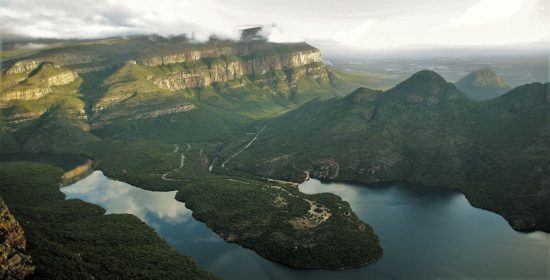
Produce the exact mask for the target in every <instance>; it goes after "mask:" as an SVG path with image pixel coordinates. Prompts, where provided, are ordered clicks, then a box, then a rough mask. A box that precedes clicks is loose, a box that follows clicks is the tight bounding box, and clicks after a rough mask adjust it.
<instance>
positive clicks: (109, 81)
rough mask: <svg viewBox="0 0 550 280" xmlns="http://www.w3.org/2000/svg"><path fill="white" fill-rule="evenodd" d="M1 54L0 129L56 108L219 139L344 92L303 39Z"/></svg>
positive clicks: (91, 124)
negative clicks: (251, 121)
mask: <svg viewBox="0 0 550 280" xmlns="http://www.w3.org/2000/svg"><path fill="white" fill-rule="evenodd" d="M3 56H4V59H3V62H4V63H3V68H2V77H1V78H2V81H3V83H2V86H1V87H0V127H2V131H19V130H20V128H21V127H25V126H32V124H33V123H40V122H42V121H40V119H41V118H42V119H44V118H47V116H48V115H55V114H56V112H58V111H62V112H63V113H60V114H65V113H68V115H67V116H65V117H64V119H65V121H66V120H68V119H71V121H70V123H71V125H73V126H75V127H79V128H80V130H82V131H90V130H91V131H94V133H96V134H98V135H102V136H115V137H119V136H120V137H127V138H132V137H144V136H146V135H153V134H154V133H153V131H154V130H156V131H157V132H158V133H157V134H160V131H159V128H160V127H162V131H163V132H167V131H168V132H170V133H166V134H162V135H163V137H165V140H166V141H174V139H178V140H180V139H182V137H187V139H189V140H194V141H197V140H213V139H212V138H213V137H214V135H213V133H212V132H211V131H210V130H211V128H217V129H214V130H216V133H215V134H216V136H217V137H218V138H220V139H225V138H228V137H230V136H231V135H232V134H233V133H234V130H235V129H236V128H238V127H242V126H243V125H245V124H246V123H247V122H249V121H250V120H254V119H258V118H265V117H269V116H272V115H275V114H278V113H281V112H284V111H287V110H289V109H292V108H296V107H297V106H299V105H301V104H303V103H304V102H307V101H308V100H311V99H313V98H317V97H323V98H328V97H334V96H337V95H341V94H343V93H344V92H345V91H346V90H347V89H348V88H347V85H346V84H345V82H343V81H342V79H343V78H340V77H339V76H338V75H334V74H333V73H332V71H331V70H330V69H328V68H326V67H325V66H324V65H323V62H322V56H321V53H320V51H319V50H318V49H316V48H314V47H312V46H310V45H308V44H306V43H270V42H267V41H265V40H248V41H230V40H219V39H211V40H210V41H208V42H204V43H195V42H191V41H190V40H188V39H187V38H185V37H171V38H164V37H159V36H134V37H128V38H110V39H100V40H84V41H81V40H80V41H79V40H69V41H60V42H57V43H56V44H54V45H52V46H51V47H47V48H44V49H40V50H22V51H18V52H15V53H11V52H6V53H4V54H3ZM344 78H345V77H344ZM69 116H71V117H70V118H69ZM167 118H176V119H181V120H182V121H181V122H166V121H165V120H166V119H167ZM199 119H200V122H202V125H201V126H200V127H197V126H196V125H195V124H196V122H197V121H199ZM30 130H35V129H30ZM182 130H184V131H186V132H188V131H190V130H192V131H195V132H196V133H193V134H192V135H193V136H191V135H190V134H187V133H185V135H182V133H179V132H180V131H182ZM4 141H7V140H4ZM14 141H15V140H14ZM14 141H11V142H14ZM15 142H16V141H15ZM19 144H22V145H23V147H22V148H23V149H27V150H29V149H35V148H34V147H28V148H26V147H24V145H25V144H24V143H19Z"/></svg>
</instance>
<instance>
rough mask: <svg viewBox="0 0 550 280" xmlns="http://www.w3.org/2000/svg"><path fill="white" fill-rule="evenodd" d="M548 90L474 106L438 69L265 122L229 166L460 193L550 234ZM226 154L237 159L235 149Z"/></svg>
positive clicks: (531, 87)
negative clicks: (417, 185)
mask: <svg viewBox="0 0 550 280" xmlns="http://www.w3.org/2000/svg"><path fill="white" fill-rule="evenodd" d="M549 95H550V84H540V83H533V84H528V85H524V86H520V87H517V88H515V89H513V90H511V91H509V92H508V93H506V94H504V95H503V96H501V97H498V98H496V99H494V100H491V101H488V102H483V103H479V102H475V101H472V100H470V99H469V98H467V97H466V96H465V95H463V94H462V93H461V92H460V91H459V90H458V89H457V88H456V87H455V86H454V85H453V84H451V83H448V82H446V81H445V80H444V79H443V78H442V77H441V76H439V75H438V74H437V73H435V72H431V71H421V72H418V73H416V74H414V75H412V76H411V77H410V78H409V79H407V80H406V81H404V82H402V83H400V84H398V85H397V86H396V87H394V88H392V89H390V90H387V91H385V92H382V91H375V90H369V89H364V88H363V89H358V90H356V91H354V92H353V93H351V94H349V95H348V96H346V97H337V98H333V99H329V100H313V101H311V102H308V103H306V104H304V105H303V106H302V107H300V108H299V109H296V110H293V111H290V112H288V113H286V114H284V115H281V116H280V117H277V118H275V119H273V120H269V121H266V122H265V123H264V124H263V125H265V129H264V130H263V131H262V133H261V134H260V135H259V136H258V138H257V139H256V141H255V142H254V145H252V146H250V147H249V148H248V149H247V150H245V151H243V152H242V153H240V154H239V157H238V159H232V160H231V162H229V163H228V164H227V165H226V166H225V167H226V168H231V169H235V170H246V171H247V172H251V173H256V174H260V175H261V176H265V177H270V178H280V179H284V180H294V181H301V180H303V179H305V178H306V176H307V175H304V174H307V173H309V174H310V176H312V177H316V178H320V179H325V180H344V181H348V180H349V181H358V182H364V183H375V182H392V181H406V182H412V183H420V184H426V185H435V186H447V187H451V188H456V189H459V190H460V191H461V192H463V193H464V194H465V195H466V197H467V198H468V199H469V201H470V202H471V203H472V204H473V205H475V206H477V207H480V208H484V209H489V210H492V211H495V212H498V213H500V214H502V215H503V216H504V217H505V218H506V219H507V220H508V221H509V222H510V224H511V225H512V226H513V227H514V228H515V229H517V230H523V231H531V230H544V231H550V220H549V218H548V217H550V205H549V204H548V203H547V201H548V198H549V197H548V195H549V194H550V192H548V190H549V188H550V185H549V184H548V182H550V177H549V176H548V172H547V167H548V158H547V156H546V155H548V153H549V152H550V141H549V139H550V137H548V136H549V131H550V130H549V128H548V115H549V113H550V105H549V100H550V98H549ZM226 149H227V151H222V157H223V156H226V155H227V154H231V153H232V151H233V149H234V148H233V147H231V146H229V147H227V148H226Z"/></svg>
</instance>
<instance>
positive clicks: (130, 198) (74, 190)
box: [62, 171, 192, 224]
mask: <svg viewBox="0 0 550 280" xmlns="http://www.w3.org/2000/svg"><path fill="white" fill-rule="evenodd" d="M62 191H63V192H64V193H65V194H66V195H67V197H68V198H78V199H82V200H85V201H88V202H91V203H94V204H97V205H101V206H102V207H103V208H105V209H106V211H107V214H110V213H115V214H121V213H128V214H132V215H134V216H136V217H138V218H140V219H141V220H142V221H144V222H145V223H147V224H151V223H154V221H157V220H162V222H164V223H169V224H179V223H184V222H185V221H187V220H189V219H190V218H191V214H192V212H191V211H190V210H189V209H187V208H186V207H185V205H184V204H183V203H181V202H178V201H177V200H175V199H174V197H175V196H176V191H173V192H152V191H146V190H143V189H139V188H136V187H134V186H132V185H129V184H127V183H124V182H120V181H114V180H110V179H109V178H107V177H105V175H103V172H101V171H94V172H93V173H92V174H91V175H89V176H88V177H86V178H84V179H82V180H80V181H78V182H76V183H75V184H73V185H70V186H68V187H65V188H63V189H62Z"/></svg>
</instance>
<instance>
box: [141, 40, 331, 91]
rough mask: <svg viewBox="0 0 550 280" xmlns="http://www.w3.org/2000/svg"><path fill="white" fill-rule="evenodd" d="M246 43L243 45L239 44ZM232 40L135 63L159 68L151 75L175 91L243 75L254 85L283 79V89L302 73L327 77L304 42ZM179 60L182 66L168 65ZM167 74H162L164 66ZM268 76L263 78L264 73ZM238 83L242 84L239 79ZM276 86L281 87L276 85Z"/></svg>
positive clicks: (316, 54) (318, 55) (314, 52)
mask: <svg viewBox="0 0 550 280" xmlns="http://www.w3.org/2000/svg"><path fill="white" fill-rule="evenodd" d="M242 45H246V46H247V47H243V46H242ZM289 45H290V46H285V45H283V44H269V43H265V42H264V43H257V46H255V45H253V44H252V45H251V44H250V43H248V44H239V43H237V44H233V45H226V46H224V47H223V48H222V47H216V48H209V49H193V50H186V51H183V52H180V53H172V54H167V55H157V56H154V55H149V56H145V57H142V58H140V59H138V60H137V61H138V63H139V64H141V65H143V66H146V67H149V68H153V69H154V70H157V69H158V70H159V71H158V72H162V73H163V75H157V76H156V77H155V78H153V83H154V84H155V85H157V86H158V87H159V88H161V89H166V90H170V91H178V90H185V89H194V88H204V87H207V86H210V85H212V84H215V83H226V82H230V81H235V80H239V79H241V78H243V77H246V78H247V79H249V80H250V81H252V82H253V83H255V84H257V85H263V84H266V83H267V84H277V83H278V82H279V81H284V83H286V84H287V87H286V88H287V90H288V89H289V88H293V87H295V86H296V81H297V80H298V79H300V78H303V77H311V78H314V79H319V78H328V74H327V71H326V69H325V68H324V66H323V64H322V57H321V53H320V51H319V50H318V49H316V48H313V47H311V46H309V45H307V44H289ZM172 64H181V65H182V66H183V67H182V69H177V68H176V67H170V65H172ZM167 68H168V69H170V70H168V72H169V73H168V75H165V73H166V69H167ZM266 75H268V76H270V77H269V78H268V79H267V80H266V77H264V76H266ZM238 85H239V86H242V85H244V84H243V83H239V84H238ZM277 89H279V90H280V89H281V88H280V87H277Z"/></svg>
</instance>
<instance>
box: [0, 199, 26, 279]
mask: <svg viewBox="0 0 550 280" xmlns="http://www.w3.org/2000/svg"><path fill="white" fill-rule="evenodd" d="M26 250H27V241H26V239H25V233H24V232H23V228H21V226H20V225H19V223H18V222H17V221H16V220H15V218H14V217H13V215H12V214H11V213H10V212H9V210H8V207H7V206H6V204H5V203H4V200H3V199H2V198H1V197H0V279H24V278H25V277H27V276H28V275H30V274H32V273H33V272H34V265H33V264H32V261H31V257H30V256H29V255H28V254H27V253H26Z"/></svg>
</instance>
